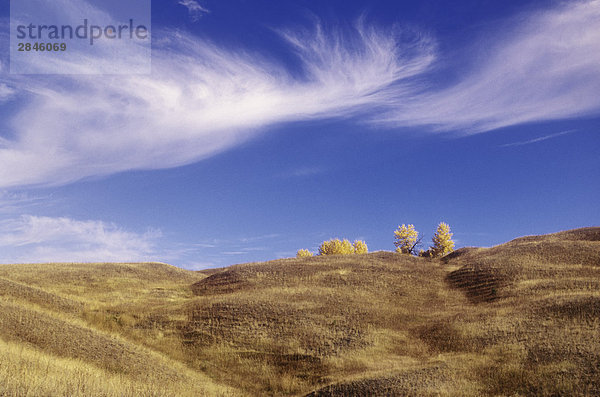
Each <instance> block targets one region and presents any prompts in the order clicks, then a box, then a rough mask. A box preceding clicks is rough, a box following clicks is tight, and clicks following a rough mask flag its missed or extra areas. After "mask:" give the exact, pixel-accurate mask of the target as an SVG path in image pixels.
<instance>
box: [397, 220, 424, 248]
mask: <svg viewBox="0 0 600 397" xmlns="http://www.w3.org/2000/svg"><path fill="white" fill-rule="evenodd" d="M394 240H395V241H394V245H395V246H396V252H399V253H402V254H409V255H410V254H412V255H415V248H416V246H417V245H418V244H419V243H420V242H421V239H420V238H419V232H417V231H416V230H415V227H414V226H413V225H408V226H406V225H404V224H402V226H398V229H397V230H396V231H394Z"/></svg>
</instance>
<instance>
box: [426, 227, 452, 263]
mask: <svg viewBox="0 0 600 397" xmlns="http://www.w3.org/2000/svg"><path fill="white" fill-rule="evenodd" d="M431 241H432V242H433V246H432V247H430V248H429V251H430V252H431V256H433V257H439V256H444V255H446V254H449V253H450V252H452V251H454V241H452V233H450V226H448V224H447V223H444V222H440V224H439V225H438V228H437V231H436V232H435V235H434V236H433V238H432V239H431Z"/></svg>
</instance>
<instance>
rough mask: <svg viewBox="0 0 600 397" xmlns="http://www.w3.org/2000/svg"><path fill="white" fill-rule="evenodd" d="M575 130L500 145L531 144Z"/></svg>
mask: <svg viewBox="0 0 600 397" xmlns="http://www.w3.org/2000/svg"><path fill="white" fill-rule="evenodd" d="M575 131H576V130H569V131H563V132H557V133H556V134H550V135H544V136H541V137H538V138H533V139H529V140H526V141H520V142H512V143H507V144H504V145H500V147H510V146H523V145H529V144H532V143H537V142H542V141H545V140H547V139H552V138H556V137H559V136H562V135H567V134H571V133H573V132H575Z"/></svg>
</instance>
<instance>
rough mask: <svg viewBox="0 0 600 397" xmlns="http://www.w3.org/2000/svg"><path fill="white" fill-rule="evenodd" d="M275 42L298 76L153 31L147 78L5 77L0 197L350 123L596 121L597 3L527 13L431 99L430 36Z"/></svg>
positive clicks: (468, 127)
mask: <svg viewBox="0 0 600 397" xmlns="http://www.w3.org/2000/svg"><path fill="white" fill-rule="evenodd" d="M186 3H187V5H186V4H183V5H186V6H191V7H194V5H193V3H192V2H190V1H189V0H187V1H186ZM82 4H83V3H82ZM200 7H201V6H200ZM280 34H281V36H282V37H283V38H284V39H285V40H286V42H287V43H288V45H289V48H290V51H293V52H294V54H295V56H296V57H297V59H298V62H299V67H300V69H301V70H302V71H303V74H302V75H301V76H297V75H296V74H294V73H291V72H290V71H289V70H287V69H286V68H285V66H283V64H282V63H280V62H279V61H278V60H277V59H275V58H269V57H266V56H261V55H259V54H252V53H249V52H247V51H244V50H241V49H239V48H238V49H236V48H220V47H218V46H216V45H215V44H213V43H211V42H209V41H207V40H205V39H200V38H198V37H194V36H192V35H189V34H186V33H182V32H179V31H162V32H157V31H156V30H155V31H154V32H153V42H154V43H155V46H154V48H153V59H152V67H153V73H152V75H150V76H144V75H129V76H127V75H125V76H114V75H110V76H108V75H103V76H76V75H65V76H43V77H40V76H27V77H22V76H18V75H8V74H1V75H0V87H5V88H4V92H6V93H7V94H5V95H4V97H6V98H8V101H6V100H5V102H4V103H5V104H6V103H11V106H13V108H15V107H16V111H13V114H14V115H13V116H10V117H9V118H8V120H5V123H4V124H5V125H4V126H3V128H4V130H3V131H2V130H0V187H15V186H24V185H60V184H66V183H70V182H73V181H76V180H79V179H82V178H86V177H94V176H101V175H109V174H113V173H117V172H122V171H128V170H136V169H157V168H169V167H176V166H180V165H184V164H189V163H192V162H196V161H199V160H201V159H204V158H207V157H210V156H213V155H215V154H216V153H219V152H221V151H224V150H227V149H228V148H231V147H233V146H236V145H239V144H240V143H242V142H244V141H246V140H248V139H251V138H252V137H254V136H256V135H257V134H258V133H260V131H262V130H264V127H266V126H270V125H274V124H277V123H282V122H292V121H301V120H311V119H320V118H341V117H353V118H358V119H359V120H364V121H369V122H373V123H385V124H386V125H388V126H411V125H413V126H416V125H420V126H429V127H428V129H431V130H438V131H442V130H443V131H454V132H456V131H464V132H466V133H473V132H481V131H486V130H491V129H495V128H499V127H503V126H508V125H514V124H519V123H525V122H533V121H540V120H552V119H559V118H566V117H576V116H580V115H588V114H597V113H598V112H599V111H600V96H598V95H597V93H598V92H600V74H599V73H598V70H599V69H600V51H597V43H599V42H600V1H599V0H594V1H582V2H574V3H572V4H569V5H565V6H560V7H559V8H554V9H552V10H550V11H543V12H537V13H534V14H531V15H529V16H528V17H527V18H525V21H524V22H520V23H518V24H517V25H515V27H514V28H513V29H512V30H509V31H504V32H502V34H497V35H496V36H495V37H489V38H486V40H484V41H486V45H485V47H486V48H488V49H489V48H491V49H493V51H492V52H491V53H492V55H491V56H488V57H487V58H486V59H485V60H484V61H473V63H472V65H473V66H472V67H471V68H470V69H469V70H468V71H467V72H466V73H465V74H464V75H463V76H462V78H460V79H459V81H458V82H456V83H455V84H454V85H452V86H450V87H449V88H445V89H441V90H439V89H438V90H436V89H434V88H432V85H431V83H427V82H426V81H427V80H426V79H425V76H426V73H427V72H429V71H430V70H431V69H432V67H433V66H439V63H436V57H437V46H436V42H435V40H434V39H432V38H431V37H429V36H427V35H424V34H419V33H418V32H412V34H407V33H406V32H404V34H399V33H398V32H397V31H394V29H382V28H379V27H373V26H369V25H368V23H367V22H366V21H365V20H360V21H359V22H358V23H357V24H356V25H355V27H354V29H352V30H347V31H336V30H328V29H325V28H322V27H320V26H319V25H318V24H317V26H316V27H315V28H314V29H307V30H306V31H304V32H302V31H301V30H298V29H295V30H294V31H293V32H292V31H286V30H282V31H281V32H280ZM407 37H408V39H407ZM469 55H470V54H465V56H469ZM470 56H473V55H470ZM473 57H474V58H473V59H480V58H482V57H478V55H477V54H475V56H473ZM99 61H102V62H115V63H118V62H120V61H119V59H118V58H114V57H113V58H111V57H110V56H109V55H106V58H103V59H102V60H99ZM89 65H93V62H92V63H90V60H89V59H86V60H85V64H81V65H77V64H72V63H70V64H68V65H60V64H57V65H56V67H57V68H58V67H63V66H64V67H65V68H67V70H76V68H78V67H80V68H84V67H85V68H89V67H90V66H89ZM10 98H18V99H19V101H18V104H17V101H14V102H10ZM31 115H35V117H32V116H31ZM2 137H3V138H2Z"/></svg>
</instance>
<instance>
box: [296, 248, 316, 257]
mask: <svg viewBox="0 0 600 397" xmlns="http://www.w3.org/2000/svg"><path fill="white" fill-rule="evenodd" d="M310 256H313V253H312V252H310V251H309V250H305V249H301V250H298V252H297V253H296V258H307V257H310Z"/></svg>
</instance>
